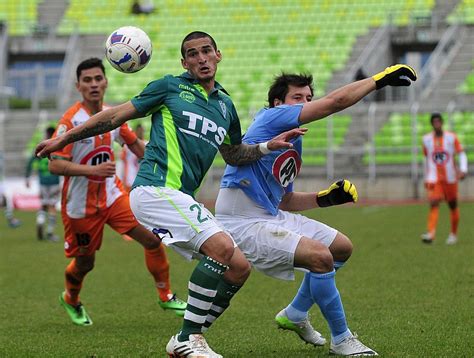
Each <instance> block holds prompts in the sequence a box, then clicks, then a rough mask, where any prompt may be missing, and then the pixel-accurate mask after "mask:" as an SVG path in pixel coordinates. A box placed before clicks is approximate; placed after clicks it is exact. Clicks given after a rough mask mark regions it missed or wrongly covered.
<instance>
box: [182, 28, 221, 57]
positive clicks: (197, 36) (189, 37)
mask: <svg viewBox="0 0 474 358" xmlns="http://www.w3.org/2000/svg"><path fill="white" fill-rule="evenodd" d="M204 37H208V38H209V39H210V40H211V44H212V47H214V50H216V51H217V44H216V41H214V39H213V38H212V36H211V35H209V34H208V33H206V32H202V31H193V32H190V33H189V34H187V35H186V36H185V38H184V39H183V42H181V56H183V58H184V56H185V53H184V52H185V51H184V43H185V42H187V41H191V40H196V39H202V38H204Z"/></svg>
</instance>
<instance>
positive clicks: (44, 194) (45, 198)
mask: <svg viewBox="0 0 474 358" xmlns="http://www.w3.org/2000/svg"><path fill="white" fill-rule="evenodd" d="M54 130H55V128H54V127H48V128H46V130H45V138H46V139H49V138H51V137H52V136H53V134H54ZM35 166H36V168H37V172H38V177H39V184H40V199H41V208H40V209H39V210H38V212H37V213H36V237H37V239H38V240H43V239H47V240H49V241H58V240H59V239H58V237H57V236H56V235H55V234H54V228H55V227H56V204H57V202H58V201H59V195H60V192H61V188H60V186H59V176H58V175H55V174H51V172H50V171H49V169H48V160H47V159H46V158H38V157H36V156H35V155H33V156H32V157H31V158H30V160H29V161H28V164H27V165H26V173H25V184H26V187H27V188H29V187H30V176H31V172H32V170H33V168H34V167H35ZM46 223H47V225H46V237H45V236H44V225H45V224H46Z"/></svg>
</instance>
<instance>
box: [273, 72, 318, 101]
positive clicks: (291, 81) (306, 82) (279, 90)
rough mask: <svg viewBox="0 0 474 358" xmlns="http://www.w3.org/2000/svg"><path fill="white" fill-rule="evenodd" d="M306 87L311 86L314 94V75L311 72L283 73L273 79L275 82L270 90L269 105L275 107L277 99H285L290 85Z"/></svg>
mask: <svg viewBox="0 0 474 358" xmlns="http://www.w3.org/2000/svg"><path fill="white" fill-rule="evenodd" d="M290 85H291V86H295V87H306V86H309V89H310V90H311V95H313V76H312V75H309V74H303V73H301V74H299V75H298V74H294V73H282V74H281V75H278V76H276V77H275V78H274V79H273V83H272V85H271V86H270V89H269V90H268V106H269V107H270V108H272V107H275V105H274V104H273V102H274V101H275V99H279V100H280V101H284V100H285V97H286V95H287V94H288V90H289V88H288V87H289V86H290Z"/></svg>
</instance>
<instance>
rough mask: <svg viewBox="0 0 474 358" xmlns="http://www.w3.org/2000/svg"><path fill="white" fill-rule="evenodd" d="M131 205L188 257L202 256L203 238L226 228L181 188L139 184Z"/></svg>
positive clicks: (140, 218)
mask: <svg viewBox="0 0 474 358" xmlns="http://www.w3.org/2000/svg"><path fill="white" fill-rule="evenodd" d="M130 207H131V209H132V211H133V214H134V215H135V217H136V218H137V220H138V221H139V222H140V224H142V225H143V226H145V227H146V228H147V229H148V230H150V231H153V232H154V233H155V234H158V235H159V236H160V237H161V239H162V241H163V243H164V244H165V245H166V246H171V247H172V248H173V249H174V250H175V251H176V252H178V253H179V254H180V255H182V256H184V257H185V258H186V259H188V260H191V259H192V258H195V257H196V258H199V257H201V256H202V255H201V254H199V249H200V248H201V245H202V244H203V243H204V241H206V240H207V239H208V238H209V237H211V236H212V235H214V234H216V233H218V232H221V231H224V227H223V226H222V225H220V224H219V223H218V222H217V220H216V218H215V217H214V216H213V215H212V214H211V212H210V211H209V210H207V209H206V208H205V207H204V205H203V204H201V203H198V202H196V200H194V198H192V197H191V196H190V195H188V194H185V193H183V192H181V191H179V190H175V189H171V188H165V187H154V186H139V187H136V188H135V189H133V190H132V191H131V192H130ZM234 244H235V243H234Z"/></svg>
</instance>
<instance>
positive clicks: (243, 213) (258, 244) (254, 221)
mask: <svg viewBox="0 0 474 358" xmlns="http://www.w3.org/2000/svg"><path fill="white" fill-rule="evenodd" d="M216 218H217V219H218V220H219V222H220V223H221V224H222V225H224V227H225V228H226V230H227V231H229V232H230V234H231V235H232V237H233V239H234V241H235V242H236V243H237V246H238V247H239V248H240V250H242V252H243V253H244V255H245V257H246V258H247V260H249V262H250V263H251V264H252V266H253V267H255V268H256V269H257V270H259V271H261V272H263V273H264V274H266V275H268V276H272V277H275V278H279V279H282V280H294V279H295V273H294V270H295V267H294V258H295V251H296V247H297V246H298V243H299V241H300V239H301V237H303V236H305V237H307V238H310V239H313V240H317V241H319V242H320V243H322V244H323V245H325V246H327V247H329V246H330V245H331V244H332V242H333V241H334V239H335V238H336V235H337V230H336V229H333V228H332V227H329V226H327V225H325V224H323V223H320V222H318V221H316V220H312V219H309V218H307V217H306V216H303V215H300V214H294V213H290V212H287V211H283V210H279V211H278V214H277V216H273V215H271V214H270V213H269V212H268V211H266V210H265V209H264V208H262V207H259V206H257V205H256V204H255V202H253V201H252V200H250V198H249V197H247V195H246V194H245V193H244V192H243V191H242V190H240V189H230V188H226V189H220V191H219V195H218V196H217V201H216Z"/></svg>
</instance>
